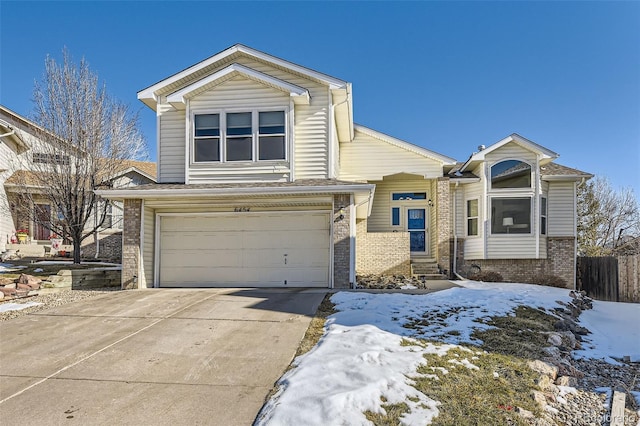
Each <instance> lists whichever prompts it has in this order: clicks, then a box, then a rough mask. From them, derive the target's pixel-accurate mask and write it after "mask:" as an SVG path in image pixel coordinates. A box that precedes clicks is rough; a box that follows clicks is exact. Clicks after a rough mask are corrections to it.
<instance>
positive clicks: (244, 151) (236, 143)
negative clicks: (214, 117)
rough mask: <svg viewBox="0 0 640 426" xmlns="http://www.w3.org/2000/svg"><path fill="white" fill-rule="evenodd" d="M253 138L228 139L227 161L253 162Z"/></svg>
mask: <svg viewBox="0 0 640 426" xmlns="http://www.w3.org/2000/svg"><path fill="white" fill-rule="evenodd" d="M251 150H252V138H251V137H247V138H227V161H251V159H252V155H251Z"/></svg>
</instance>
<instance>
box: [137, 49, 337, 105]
mask: <svg viewBox="0 0 640 426" xmlns="http://www.w3.org/2000/svg"><path fill="white" fill-rule="evenodd" d="M238 54H241V55H245V56H249V57H252V58H255V59H258V60H260V61H262V62H267V63H270V64H272V65H274V66H276V67H278V68H282V69H284V70H286V71H289V72H293V73H295V74H300V75H303V76H305V77H307V78H310V79H312V80H315V81H318V82H320V83H323V84H325V85H327V86H329V88H330V89H345V90H346V89H347V87H348V86H349V83H347V82H346V81H344V80H340V79H338V78H335V77H331V76H330V75H327V74H323V73H321V72H318V71H315V70H312V69H309V68H306V67H303V66H301V65H298V64H294V63H293V62H289V61H286V60H284V59H281V58H278V57H276V56H273V55H269V54H268V53H264V52H261V51H259V50H256V49H253V48H251V47H248V46H245V45H243V44H234V45H233V46H231V47H229V48H227V49H225V50H223V51H221V52H219V53H216V54H215V55H213V56H211V57H209V58H207V59H205V60H203V61H200V62H198V63H197V64H194V65H192V66H190V67H188V68H185V69H184V70H182V71H179V72H177V73H175V74H173V75H172V76H170V77H167V78H165V79H163V80H160V81H159V82H157V83H155V84H152V85H151V86H149V87H146V88H144V89H142V90H141V91H139V92H138V99H140V100H141V101H142V102H144V103H145V104H146V105H148V106H149V107H151V108H152V109H155V107H156V104H157V101H158V94H160V93H171V92H174V91H175V90H176V89H180V88H181V87H183V86H184V85H185V84H189V83H190V82H192V81H194V80H199V79H201V78H203V77H206V76H207V75H208V74H209V71H210V70H211V69H213V68H215V67H216V65H219V64H221V63H224V62H229V61H230V60H233V57H235V56H237V55H238Z"/></svg>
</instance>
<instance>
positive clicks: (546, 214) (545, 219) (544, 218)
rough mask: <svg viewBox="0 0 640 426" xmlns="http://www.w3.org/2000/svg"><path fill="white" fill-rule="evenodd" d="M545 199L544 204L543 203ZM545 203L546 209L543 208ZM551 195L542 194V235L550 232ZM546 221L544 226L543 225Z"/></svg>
mask: <svg viewBox="0 0 640 426" xmlns="http://www.w3.org/2000/svg"><path fill="white" fill-rule="evenodd" d="M542 200H544V204H543V203H542ZM543 205H544V210H543V209H542V207H543ZM548 217H549V197H547V196H545V195H541V196H540V235H544V236H546V235H547V234H548V233H549V219H548ZM543 223H544V226H543V225H542V224H543Z"/></svg>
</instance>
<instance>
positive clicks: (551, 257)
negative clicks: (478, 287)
mask: <svg viewBox="0 0 640 426" xmlns="http://www.w3.org/2000/svg"><path fill="white" fill-rule="evenodd" d="M462 250H464V241H463V240H462V239H459V240H458V272H459V273H460V274H461V275H462V276H465V277H466V276H467V275H468V274H469V273H470V271H471V269H472V265H478V266H479V267H480V268H481V269H482V272H488V271H494V272H499V273H500V275H502V277H503V278H504V280H505V281H507V282H522V283H528V282H534V281H535V278H536V277H539V276H541V275H555V276H558V277H560V278H562V279H564V280H565V281H566V282H567V288H574V284H575V268H576V265H575V259H576V258H575V238H574V237H548V238H547V258H546V259H486V260H481V259H467V260H464V259H463V256H464V255H463V254H462Z"/></svg>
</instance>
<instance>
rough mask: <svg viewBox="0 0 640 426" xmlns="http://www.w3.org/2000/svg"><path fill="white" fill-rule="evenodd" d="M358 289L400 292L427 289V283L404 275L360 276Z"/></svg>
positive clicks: (357, 281) (357, 280)
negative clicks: (401, 290) (410, 289)
mask: <svg viewBox="0 0 640 426" xmlns="http://www.w3.org/2000/svg"><path fill="white" fill-rule="evenodd" d="M356 288H359V289H370V290H394V289H395V290H399V289H402V288H421V289H424V288H427V286H426V283H425V282H424V281H422V280H420V279H418V278H413V277H405V276H404V275H358V276H357V277H356Z"/></svg>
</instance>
